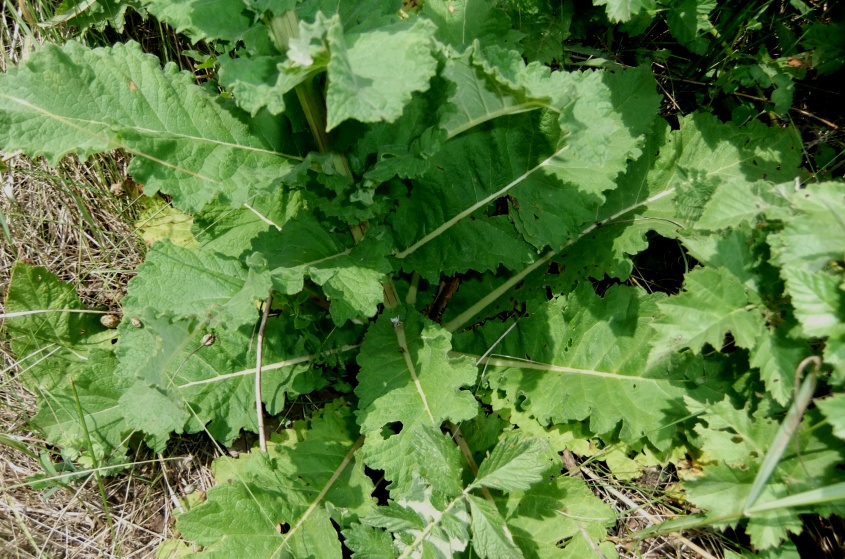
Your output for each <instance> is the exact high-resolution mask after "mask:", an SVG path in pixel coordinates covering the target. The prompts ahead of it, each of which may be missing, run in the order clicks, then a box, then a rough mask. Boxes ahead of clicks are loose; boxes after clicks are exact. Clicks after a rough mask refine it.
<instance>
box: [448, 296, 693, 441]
mask: <svg viewBox="0 0 845 559" xmlns="http://www.w3.org/2000/svg"><path fill="white" fill-rule="evenodd" d="M662 300H665V296H661V295H646V294H645V293H643V292H642V291H640V290H638V289H634V288H629V287H614V288H612V289H610V290H609V291H608V292H607V293H606V294H605V296H604V298H600V297H598V296H597V295H595V294H594V293H593V291H592V289H591V287H590V286H589V285H584V284H581V285H580V286H579V287H578V288H577V289H576V291H575V292H574V293H572V294H571V295H570V296H569V297H566V298H558V299H554V300H552V301H550V302H548V303H547V304H545V305H544V306H541V307H539V308H536V309H535V310H534V312H533V313H532V315H531V316H530V317H529V318H523V319H520V320H519V321H518V322H517V325H516V327H515V328H514V329H513V330H512V331H511V332H510V333H509V334H508V335H507V336H505V337H504V339H502V340H501V341H500V342H499V344H498V345H496V346H495V352H496V353H497V354H499V355H501V356H502V357H500V358H497V359H491V360H490V362H489V363H488V367H487V377H488V379H489V382H490V385H491V388H494V389H496V390H499V391H500V394H504V395H505V397H504V399H503V401H502V402H501V403H500V404H499V405H502V406H507V407H508V408H513V409H520V410H523V411H525V412H527V413H529V414H531V415H532V416H534V417H536V418H537V419H539V420H540V422H541V423H543V424H549V423H564V422H567V421H584V420H589V426H590V429H591V430H592V431H593V432H595V433H598V434H610V433H613V432H616V430H617V428H618V427H619V426H620V424H621V430H620V431H619V436H620V437H621V438H622V440H624V441H627V442H636V441H637V440H638V439H640V438H641V437H645V438H646V439H647V440H648V441H650V442H651V443H652V444H654V445H655V446H656V447H658V448H663V449H665V448H668V446H669V445H670V444H672V440H673V438H674V433H675V432H676V429H677V427H676V425H675V424H676V422H677V421H678V420H679V419H681V418H683V417H684V416H685V415H686V414H687V411H686V408H685V406H684V404H683V397H684V395H685V394H688V393H689V390H690V388H691V385H688V384H687V381H686V378H685V377H686V374H691V375H692V374H697V373H693V371H694V370H695V369H696V368H697V367H700V365H697V364H695V363H694V362H685V363H673V362H664V363H656V364H653V365H649V364H647V352H646V351H644V348H646V347H648V344H649V343H650V342H651V341H652V340H653V339H654V337H655V332H654V330H653V329H652V328H651V324H652V322H653V320H654V319H653V317H654V316H655V315H656V314H657V312H658V310H657V309H658V307H657V304H658V303H659V302H660V301H662ZM504 329H505V326H504V325H502V324H497V323H494V322H491V323H488V324H487V325H485V327H484V328H482V329H481V330H480V331H478V332H479V333H478V334H476V335H475V338H476V339H475V340H474V341H473V344H474V346H473V347H474V348H475V349H476V350H481V351H484V350H485V349H486V348H488V347H491V346H493V344H494V342H495V341H496V340H497V339H498V338H499V336H500V335H501V334H502V333H503V331H504ZM461 341H462V342H463V341H464V339H462V340H461ZM458 347H461V346H458ZM523 360H527V361H526V362H525V363H526V364H525V365H524V366H523V365H521V361H523Z"/></svg>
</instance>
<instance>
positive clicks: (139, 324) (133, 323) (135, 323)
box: [129, 316, 144, 328]
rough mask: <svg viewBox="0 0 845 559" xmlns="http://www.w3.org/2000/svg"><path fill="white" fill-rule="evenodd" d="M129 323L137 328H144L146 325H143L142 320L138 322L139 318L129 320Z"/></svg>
mask: <svg viewBox="0 0 845 559" xmlns="http://www.w3.org/2000/svg"><path fill="white" fill-rule="evenodd" d="M129 322H130V323H131V324H132V326H134V327H135V328H140V327H141V326H143V325H144V324H143V323H142V322H141V321H140V320H138V319H137V318H135V317H134V316H133V317H132V318H131V319H129Z"/></svg>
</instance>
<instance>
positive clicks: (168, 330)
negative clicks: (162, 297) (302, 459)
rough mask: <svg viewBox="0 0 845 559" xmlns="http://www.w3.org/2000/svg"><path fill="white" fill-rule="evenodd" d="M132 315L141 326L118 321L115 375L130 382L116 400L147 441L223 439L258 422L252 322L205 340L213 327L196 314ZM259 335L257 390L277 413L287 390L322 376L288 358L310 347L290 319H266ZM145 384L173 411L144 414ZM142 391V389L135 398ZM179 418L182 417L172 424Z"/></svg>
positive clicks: (316, 383) (303, 389)
mask: <svg viewBox="0 0 845 559" xmlns="http://www.w3.org/2000/svg"><path fill="white" fill-rule="evenodd" d="M136 318H140V324H141V327H139V328H136V327H134V326H131V325H128V324H124V325H123V326H122V327H121V331H122V336H121V340H120V343H119V345H118V347H117V354H118V357H119V360H120V362H119V364H118V367H117V373H116V374H117V375H118V377H119V378H121V379H123V380H124V382H126V383H127V384H128V385H129V386H130V387H131V388H130V389H128V390H127V391H126V392H125V393H124V394H123V395H122V396H121V399H120V404H121V406H122V408H123V410H124V413H125V414H126V415H127V417H132V418H134V419H135V423H134V425H135V426H136V427H137V428H138V429H140V430H143V431H144V432H145V433H147V434H148V435H150V437H151V438H150V439H148V441H149V442H150V444H152V445H154V446H160V445H162V444H163V442H164V441H165V440H166V438H167V436H168V435H169V434H170V432H172V431H174V430H175V431H176V432H180V431H183V430H184V431H186V432H198V431H202V430H207V431H208V432H209V433H210V434H211V435H212V436H214V437H215V438H217V439H218V440H220V441H223V442H226V443H229V442H231V441H232V440H233V439H234V438H235V437H237V435H238V433H239V432H240V430H241V429H248V430H251V431H255V430H256V429H257V425H256V421H257V420H256V416H255V382H254V378H255V377H254V375H255V369H254V368H255V359H256V357H255V351H256V348H255V342H254V340H253V326H252V325H246V326H244V327H242V328H240V329H226V328H224V327H220V328H217V329H216V330H214V332H215V333H216V339H215V341H214V343H212V344H211V345H204V339H206V340H207V338H206V336H208V335H209V334H211V333H212V330H211V329H209V328H208V323H207V322H204V321H202V320H199V319H191V320H188V319H182V320H174V319H173V317H172V316H169V315H164V316H155V315H150V314H147V315H142V316H140V317H136ZM265 336H266V338H265V341H264V348H263V349H264V358H263V361H264V368H265V372H264V373H263V375H262V396H263V400H264V402H265V404H266V406H267V409H268V411H269V412H270V413H274V414H275V413H279V412H281V411H282V409H283V408H284V406H285V403H286V395H287V394H302V393H307V392H310V391H312V390H314V389H316V388H319V387H320V386H322V385H323V384H324V383H325V380H323V379H320V377H319V373H318V371H315V370H314V368H313V367H312V366H311V365H310V364H309V363H308V361H307V360H305V361H304V362H294V363H290V364H288V363H287V360H289V359H292V358H293V359H295V358H298V357H302V356H303V355H307V354H308V350H307V348H306V345H305V343H304V338H303V337H301V336H302V333H300V332H297V331H296V330H295V329H294V327H293V324H292V322H291V321H282V320H281V319H275V320H271V321H269V322H268V324H267V328H266V331H265ZM151 390H154V391H155V392H156V393H157V395H156V397H155V399H156V400H158V401H159V404H158V405H159V406H160V408H159V409H162V410H169V411H170V413H171V414H172V416H171V417H156V416H155V415H151V414H149V413H148V409H147V407H146V406H147V403H146V398H147V397H149V396H150V395H152V392H151ZM142 395H147V396H145V397H144V398H139V396H142ZM165 397H166V399H167V401H165V400H164V398H165ZM178 418H183V419H187V422H183V425H181V426H179V428H175V427H176V426H177V425H178V422H177V419H178Z"/></svg>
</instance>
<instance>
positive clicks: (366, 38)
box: [326, 19, 437, 130]
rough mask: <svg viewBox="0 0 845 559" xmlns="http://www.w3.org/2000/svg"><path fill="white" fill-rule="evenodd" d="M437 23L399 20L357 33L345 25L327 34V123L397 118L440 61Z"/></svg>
mask: <svg viewBox="0 0 845 559" xmlns="http://www.w3.org/2000/svg"><path fill="white" fill-rule="evenodd" d="M434 31H435V28H434V26H433V25H432V24H431V23H430V22H429V21H427V20H423V19H420V20H416V21H412V22H401V23H396V24H394V25H392V26H387V27H381V28H379V29H377V30H371V31H367V32H365V33H361V34H358V35H354V36H351V37H346V36H344V35H343V32H342V31H341V28H340V26H336V27H332V28H331V29H329V31H328V34H327V40H328V45H329V49H330V50H331V59H330V60H329V63H328V69H327V71H328V79H329V87H328V91H327V92H326V107H327V110H328V115H327V123H326V128H327V129H328V130H331V129H332V128H334V127H336V126H337V125H338V124H340V123H341V122H343V121H344V120H347V119H355V120H358V121H360V122H379V121H386V122H393V121H395V120H396V119H398V118H399V117H400V116H401V115H402V110H403V107H404V106H405V105H406V104H407V103H408V102H409V101H410V100H411V94H412V93H413V92H415V91H425V90H426V89H428V87H429V83H428V82H429V80H430V79H431V77H432V76H433V75H434V72H435V69H436V66H437V61H436V60H435V59H434V56H433V55H432V52H431V50H432V46H433V45H432V41H431V38H432V35H433V34H434Z"/></svg>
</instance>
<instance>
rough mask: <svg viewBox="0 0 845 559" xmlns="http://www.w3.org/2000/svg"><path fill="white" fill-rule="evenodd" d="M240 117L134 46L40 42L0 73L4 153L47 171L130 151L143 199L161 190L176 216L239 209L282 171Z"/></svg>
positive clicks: (269, 146)
mask: <svg viewBox="0 0 845 559" xmlns="http://www.w3.org/2000/svg"><path fill="white" fill-rule="evenodd" d="M103 106H108V112H107V113H106V112H104V109H103V108H102V107H103ZM241 116H242V115H240V114H239V111H238V110H237V109H235V108H234V107H232V106H231V105H227V104H226V103H224V102H221V101H220V100H219V99H218V98H217V97H216V96H215V95H211V94H210V93H208V92H207V91H206V90H205V89H203V88H201V87H198V86H196V85H195V84H194V76H193V75H192V74H188V73H180V72H178V71H177V70H176V67H175V66H174V65H172V64H171V65H168V66H165V67H164V68H163V69H162V68H161V65H160V63H159V60H158V59H157V58H156V57H154V56H150V55H148V54H144V53H143V52H142V51H141V48H140V46H139V45H138V44H136V43H127V44H117V45H115V46H113V47H109V48H97V49H88V48H86V47H83V46H82V45H80V44H78V43H75V42H72V41H71V42H68V43H66V44H65V45H63V46H62V47H56V46H53V45H45V46H44V48H41V49H38V52H35V53H33V55H32V56H30V57H29V58H28V59H27V61H26V62H24V63H23V64H21V65H20V66H18V67H17V68H11V69H9V71H8V72H6V73H4V74H2V75H0V144H2V145H3V147H4V149H5V150H9V151H12V150H15V149H20V150H23V152H24V153H26V154H28V155H31V156H38V155H43V156H44V157H46V158H47V159H48V161H49V162H50V163H51V164H53V165H55V164H57V163H58V161H59V159H61V157H62V156H64V155H65V154H68V153H76V154H78V155H79V156H80V157H81V158H83V159H84V158H87V157H88V156H90V155H92V154H94V153H98V152H104V151H109V150H112V149H115V148H122V149H124V150H126V151H128V152H129V153H132V154H133V155H135V157H134V158H133V160H132V163H131V164H130V165H129V169H128V170H129V172H130V173H131V174H132V177H133V179H134V180H136V181H137V182H139V183H143V184H144V192H145V194H147V195H152V194H155V193H156V192H159V191H161V192H164V193H166V194H169V195H171V196H172V197H173V202H174V205H175V206H176V207H177V208H179V209H180V210H182V211H185V212H194V211H197V210H200V209H202V208H203V207H204V206H205V205H206V204H208V203H209V202H211V201H212V200H213V199H215V197H217V196H220V197H221V200H225V202H227V203H231V204H232V205H235V206H238V205H240V204H241V203H243V202H244V201H246V200H247V198H249V197H250V196H251V195H253V194H255V193H258V192H261V191H264V190H267V189H269V188H270V187H271V186H275V185H276V181H277V179H278V178H279V177H281V176H282V175H284V174H285V173H286V172H287V171H288V170H289V169H290V165H289V163H288V160H287V159H286V158H285V157H282V156H281V154H279V153H277V152H276V151H275V149H274V145H273V143H272V142H271V140H269V139H268V138H267V137H266V136H265V135H264V134H259V133H257V132H256V131H255V130H253V129H251V128H250V126H249V125H247V124H244V122H243V121H242V120H241Z"/></svg>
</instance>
